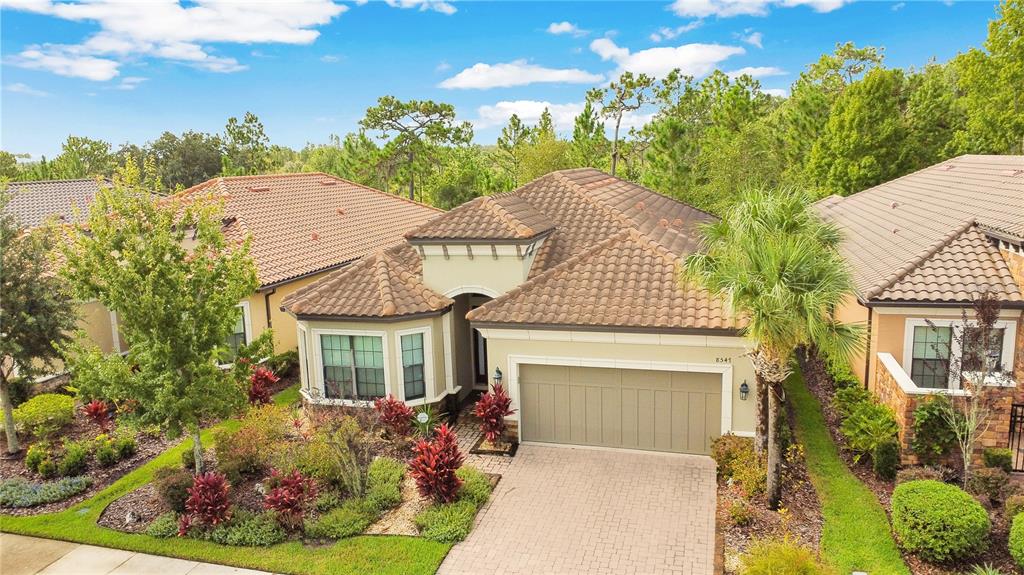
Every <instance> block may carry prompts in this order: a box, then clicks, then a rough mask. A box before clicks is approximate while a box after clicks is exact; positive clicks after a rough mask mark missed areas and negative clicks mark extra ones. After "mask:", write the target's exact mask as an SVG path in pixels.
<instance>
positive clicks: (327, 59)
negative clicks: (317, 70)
mask: <svg viewBox="0 0 1024 575" xmlns="http://www.w3.org/2000/svg"><path fill="white" fill-rule="evenodd" d="M320 61H321V62H324V63H327V64H334V63H335V62H340V61H341V57H340V56H335V55H334V54H324V55H323V56H320Z"/></svg>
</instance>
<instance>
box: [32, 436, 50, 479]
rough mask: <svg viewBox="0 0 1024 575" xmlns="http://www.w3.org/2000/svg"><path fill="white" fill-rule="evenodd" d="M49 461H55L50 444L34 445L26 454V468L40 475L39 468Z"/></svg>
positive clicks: (38, 443)
mask: <svg viewBox="0 0 1024 575" xmlns="http://www.w3.org/2000/svg"><path fill="white" fill-rule="evenodd" d="M47 459H53V448H52V447H50V444H49V443H47V442H45V441H39V442H36V443H33V444H32V445H30V446H29V448H28V451H26V452H25V468H26V469H28V470H29V471H32V472H34V473H39V466H40V465H41V464H42V463H43V461H45V460H47Z"/></svg>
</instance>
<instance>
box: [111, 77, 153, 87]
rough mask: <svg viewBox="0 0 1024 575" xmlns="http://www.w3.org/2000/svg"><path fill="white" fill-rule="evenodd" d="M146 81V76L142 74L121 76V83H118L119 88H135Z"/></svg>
mask: <svg viewBox="0 0 1024 575" xmlns="http://www.w3.org/2000/svg"><path fill="white" fill-rule="evenodd" d="M145 81H146V78H142V77H140V76H125V77H124V78H121V83H120V84H118V85H117V89H118V90H134V89H135V88H138V87H139V84H142V83H143V82H145Z"/></svg>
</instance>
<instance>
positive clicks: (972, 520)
mask: <svg viewBox="0 0 1024 575" xmlns="http://www.w3.org/2000/svg"><path fill="white" fill-rule="evenodd" d="M991 527H992V525H991V522H990V521H989V518H988V513H987V512H986V511H985V508H984V507H982V506H981V504H980V503H978V502H977V501H976V500H975V499H974V498H973V497H971V496H970V495H968V494H967V492H965V491H964V490H962V489H960V488H959V487H956V486H955V485H949V484H947V483H940V482H938V481H932V480H925V481H909V482H907V483H901V484H899V485H897V486H896V489H895V490H894V491H893V494H892V528H893V531H894V532H895V533H896V538H897V541H898V542H899V544H900V546H901V547H903V549H905V550H907V551H909V552H911V553H914V554H916V555H918V556H920V557H921V558H922V559H926V560H928V561H937V562H941V561H951V560H958V559H967V558H970V557H973V556H975V555H977V554H978V553H980V552H982V551H984V550H985V548H986V547H987V545H988V534H989V530H990V529H991Z"/></svg>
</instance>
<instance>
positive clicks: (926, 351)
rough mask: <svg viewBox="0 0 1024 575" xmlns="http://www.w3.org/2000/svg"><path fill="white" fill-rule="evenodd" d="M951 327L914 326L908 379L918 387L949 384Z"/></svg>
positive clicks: (937, 386)
mask: <svg viewBox="0 0 1024 575" xmlns="http://www.w3.org/2000/svg"><path fill="white" fill-rule="evenodd" d="M952 334H953V329H952V328H951V327H948V326H946V327H932V326H915V327H914V341H913V349H912V358H911V365H910V379H911V380H912V381H913V382H914V383H915V384H917V385H918V386H920V387H931V388H945V387H948V386H949V352H950V342H951V341H952Z"/></svg>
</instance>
